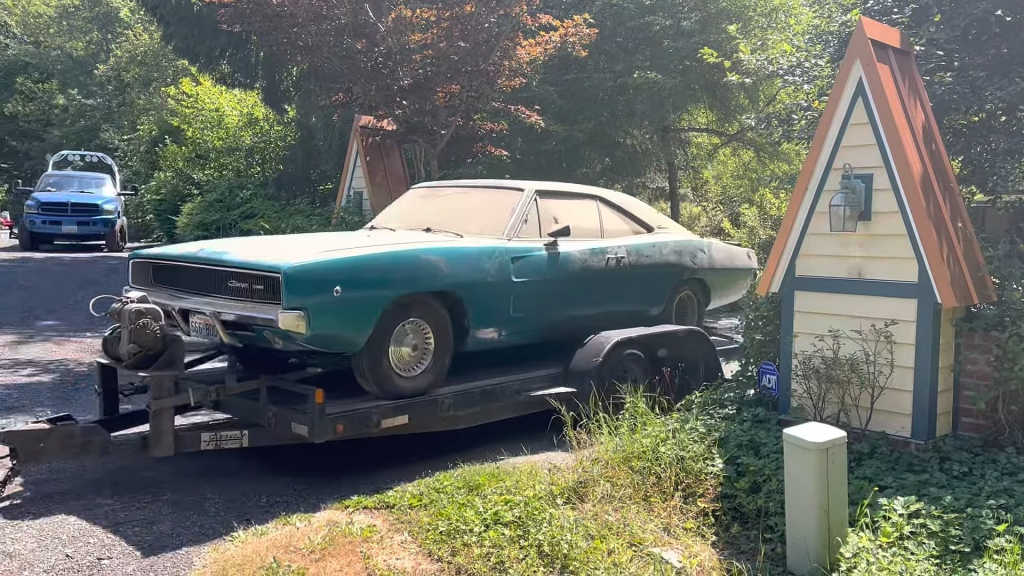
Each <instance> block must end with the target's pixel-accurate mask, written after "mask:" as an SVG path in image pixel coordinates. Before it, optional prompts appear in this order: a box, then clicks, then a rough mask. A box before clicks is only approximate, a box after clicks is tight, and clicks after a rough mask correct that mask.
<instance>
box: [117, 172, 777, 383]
mask: <svg viewBox="0 0 1024 576" xmlns="http://www.w3.org/2000/svg"><path fill="white" fill-rule="evenodd" d="M756 268H757V261H756V258H755V256H754V253H753V251H751V250H748V249H745V248H740V247H737V246H734V245H730V244H727V243H724V242H720V241H718V240H713V239H706V238H700V237H698V236H696V235H694V234H692V233H690V232H689V231H687V230H686V229H685V228H683V227H682V226H680V225H679V224H677V223H675V222H673V221H672V220H670V219H669V218H667V217H665V216H663V215H661V214H660V213H658V212H657V211H656V210H654V209H653V208H651V207H650V206H648V205H647V204H645V203H643V202H642V201H640V200H638V199H636V198H633V197H631V196H628V195H626V194H622V193H619V192H614V191H610V190H605V189H602V188H594V187H588V186H578V185H572V184H563V183H553V182H531V181H510V180H458V181H447V182H430V183H425V184H419V185H417V186H414V187H413V188H411V189H410V190H409V191H408V192H406V193H405V194H404V195H403V196H401V197H400V198H399V199H398V200H396V201H395V202H394V203H392V204H391V205H390V206H388V207H387V208H386V209H385V210H383V211H381V213H380V214H379V215H378V216H377V217H376V218H375V219H374V220H373V221H372V222H371V223H369V224H368V225H367V226H365V227H364V228H362V229H360V230H357V231H351V232H324V233H312V234H298V235H288V236H258V237H242V238H228V239H221V240H211V241H201V242H190V243H184V244H177V245H171V246H164V247H158V248H151V249H146V250H140V251H136V252H134V253H132V254H131V256H130V259H129V285H130V288H131V289H133V290H137V291H142V292H145V293H146V294H147V295H148V296H149V298H150V300H151V301H152V302H153V303H155V304H157V305H158V306H160V307H161V308H162V309H164V311H165V312H166V313H167V316H168V318H171V319H173V322H174V323H175V324H177V325H178V327H179V328H180V329H181V330H182V331H183V332H185V333H186V334H188V335H191V336H193V337H200V338H210V339H217V340H220V341H222V342H223V343H225V344H228V345H230V346H233V347H235V349H236V351H237V352H238V353H239V355H240V356H244V355H245V354H248V355H249V356H250V357H251V356H253V355H255V356H260V355H283V356H286V357H287V356H289V355H292V356H299V355H301V356H303V357H313V358H316V357H321V358H324V359H327V357H328V356H336V355H350V356H351V362H352V366H353V369H354V372H355V375H356V378H357V380H358V381H359V383H360V384H361V385H362V386H363V387H364V388H365V389H366V391H367V392H369V393H371V394H374V395H377V396H380V397H385V398H403V397H410V396H416V395H419V394H423V393H424V392H426V391H427V390H429V389H430V388H431V387H433V386H435V385H436V384H438V383H439V382H441V381H442V380H443V379H444V377H445V375H446V373H447V371H448V368H449V365H450V362H451V359H452V356H453V355H454V354H456V353H459V352H462V351H471V350H481V349H485V348H497V347H511V346H516V345H521V344H535V343H543V342H547V341H555V340H563V339H572V338H578V339H582V338H585V337H586V336H587V335H590V334H593V333H596V332H600V331H603V330H609V329H615V328H626V327H634V326H650V325H657V324H680V325H699V324H700V323H701V322H702V319H703V315H704V311H705V310H707V309H709V308H715V307H719V306H723V305H725V304H729V303H731V302H734V301H736V300H738V299H739V298H741V297H742V296H743V294H744V293H745V292H746V290H747V288H748V287H749V285H750V283H751V282H752V281H753V278H754V274H755V270H756ZM254 352H255V354H254Z"/></svg>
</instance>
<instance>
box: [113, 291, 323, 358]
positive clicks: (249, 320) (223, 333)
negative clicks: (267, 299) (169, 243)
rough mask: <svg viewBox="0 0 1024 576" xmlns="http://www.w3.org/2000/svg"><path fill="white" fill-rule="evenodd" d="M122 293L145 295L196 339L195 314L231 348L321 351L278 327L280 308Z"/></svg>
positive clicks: (163, 293) (162, 294) (168, 294)
mask: <svg viewBox="0 0 1024 576" xmlns="http://www.w3.org/2000/svg"><path fill="white" fill-rule="evenodd" d="M122 292H123V293H124V294H125V295H128V294H130V293H132V292H134V293H139V292H142V293H144V294H146V295H147V296H148V297H149V300H150V301H151V302H152V303H153V304H155V305H157V306H159V307H160V308H161V309H162V310H163V311H164V313H165V314H166V315H167V317H168V321H169V322H171V323H173V324H174V325H176V326H177V327H178V328H179V329H180V330H181V332H182V333H183V334H185V335H186V336H192V334H191V333H190V330H189V315H190V314H191V313H193V312H195V313H199V314H202V315H204V316H207V317H209V318H210V319H211V320H212V321H213V322H214V323H216V324H217V325H218V330H217V331H218V333H219V336H220V341H221V342H222V343H224V344H228V345H230V346H256V347H261V348H273V349H276V350H281V351H307V352H308V351H317V349H316V348H313V347H311V346H309V345H307V344H305V343H303V342H302V341H300V339H299V335H297V334H293V333H290V332H287V331H285V330H282V329H281V328H280V327H279V325H278V312H280V311H281V310H282V307H281V306H280V305H277V304H259V303H253V302H236V301H232V300H222V299H218V298H209V297H205V296H197V295H193V294H184V293H181V292H171V291H162V290H152V289H146V290H141V289H139V288H132V287H131V286H125V287H124V289H123V290H122Z"/></svg>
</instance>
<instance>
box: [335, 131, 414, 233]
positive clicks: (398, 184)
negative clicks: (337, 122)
mask: <svg viewBox="0 0 1024 576" xmlns="http://www.w3.org/2000/svg"><path fill="white" fill-rule="evenodd" d="M394 129H395V124H394V123H393V122H392V121H390V120H378V119H376V118H374V117H373V116H365V115H362V114H356V116H355V118H354V119H353V121H352V134H351V136H350V137H349V144H348V152H347V154H346V156H345V168H344V169H343V171H342V175H341V184H340V185H339V186H338V198H337V201H336V202H335V207H334V215H333V217H332V220H334V219H336V218H337V217H338V211H339V210H340V208H341V201H342V197H343V196H344V194H345V186H346V183H347V182H348V181H349V180H350V174H349V172H350V170H352V169H353V168H354V167H355V164H354V162H353V160H354V157H355V155H356V154H357V153H358V154H359V159H360V161H361V163H362V168H363V171H364V174H365V175H366V186H367V191H368V193H369V199H370V208H371V209H372V210H373V213H374V214H377V213H379V212H380V211H381V210H383V209H384V208H385V207H387V205H388V204H390V203H392V202H394V201H395V199H397V198H398V197H399V196H401V195H402V194H405V192H406V191H407V190H408V189H409V170H408V167H407V166H406V163H405V155H404V154H403V152H402V147H401V146H400V145H399V144H398V143H397V142H394V141H390V140H387V139H386V138H385V137H384V136H385V133H387V132H391V131H393V130H394Z"/></svg>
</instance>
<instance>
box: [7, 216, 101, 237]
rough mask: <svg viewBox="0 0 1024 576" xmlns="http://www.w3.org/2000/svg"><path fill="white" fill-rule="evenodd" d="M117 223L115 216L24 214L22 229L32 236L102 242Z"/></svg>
mask: <svg viewBox="0 0 1024 576" xmlns="http://www.w3.org/2000/svg"><path fill="white" fill-rule="evenodd" d="M117 223H118V218H117V216H54V215H51V214H25V216H24V217H23V218H22V227H23V228H24V229H25V230H26V231H28V232H31V233H32V234H36V235H39V236H47V237H52V238H60V239H67V240H102V239H103V237H104V236H105V235H106V234H107V233H108V232H110V231H111V230H113V229H114V228H116V227H117Z"/></svg>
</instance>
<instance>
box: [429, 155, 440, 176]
mask: <svg viewBox="0 0 1024 576" xmlns="http://www.w3.org/2000/svg"><path fill="white" fill-rule="evenodd" d="M439 174H440V168H438V166H437V153H436V152H434V153H433V154H431V155H430V179H431V180H437V179H438V176H439Z"/></svg>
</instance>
